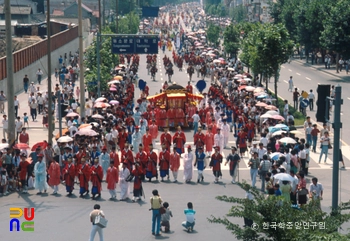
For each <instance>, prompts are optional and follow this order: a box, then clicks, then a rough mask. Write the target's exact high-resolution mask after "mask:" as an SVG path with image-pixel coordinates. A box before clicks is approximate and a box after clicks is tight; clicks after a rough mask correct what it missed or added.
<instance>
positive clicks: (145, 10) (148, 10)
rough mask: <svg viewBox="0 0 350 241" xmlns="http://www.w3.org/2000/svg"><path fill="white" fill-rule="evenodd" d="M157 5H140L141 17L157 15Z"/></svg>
mask: <svg viewBox="0 0 350 241" xmlns="http://www.w3.org/2000/svg"><path fill="white" fill-rule="evenodd" d="M158 12H159V7H142V17H143V18H148V17H158Z"/></svg>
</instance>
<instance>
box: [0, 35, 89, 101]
mask: <svg viewBox="0 0 350 241" xmlns="http://www.w3.org/2000/svg"><path fill="white" fill-rule="evenodd" d="M92 39H93V35H92V34H86V36H85V34H84V43H83V46H85V48H86V47H87V46H89V45H90V44H91V43H92ZM78 49H79V39H78V38H76V39H74V40H73V41H70V42H69V43H68V44H66V45H64V46H62V47H61V48H59V49H56V50H55V51H53V52H51V65H52V66H51V67H52V70H51V71H52V74H54V73H55V68H58V58H59V57H60V55H62V56H63V55H64V53H67V55H68V53H69V51H72V53H75V51H77V50H78ZM39 68H40V69H41V70H42V71H43V72H44V76H43V79H45V78H47V55H46V56H44V57H42V58H41V59H39V60H38V61H35V62H34V63H33V64H31V65H29V66H27V67H26V68H24V69H22V70H20V71H18V72H16V73H14V82H15V83H14V90H15V93H16V94H18V93H20V92H22V91H23V78H24V75H28V78H29V83H30V82H32V81H33V82H34V83H37V77H36V72H37V70H38V69H39ZM44 81H46V80H44ZM52 81H53V83H55V81H56V80H55V79H54V78H53V79H52ZM52 86H53V87H54V86H55V85H54V84H53V85H52ZM0 90H3V91H4V93H5V95H6V92H7V78H5V79H3V80H2V81H0ZM41 90H42V89H41ZM42 91H43V90H42ZM45 91H46V90H45Z"/></svg>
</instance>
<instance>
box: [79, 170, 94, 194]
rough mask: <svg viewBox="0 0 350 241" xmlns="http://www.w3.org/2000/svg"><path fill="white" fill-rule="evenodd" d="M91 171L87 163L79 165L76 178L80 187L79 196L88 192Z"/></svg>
mask: <svg viewBox="0 0 350 241" xmlns="http://www.w3.org/2000/svg"><path fill="white" fill-rule="evenodd" d="M90 175H91V170H90V166H89V164H87V163H84V164H80V165H79V171H78V177H79V185H80V191H79V193H80V194H83V193H85V192H88V191H89V180H90Z"/></svg>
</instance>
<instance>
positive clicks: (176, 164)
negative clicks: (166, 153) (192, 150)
mask: <svg viewBox="0 0 350 241" xmlns="http://www.w3.org/2000/svg"><path fill="white" fill-rule="evenodd" d="M179 168H180V155H179V153H177V152H175V153H171V154H170V170H171V171H173V172H177V171H178V170H179Z"/></svg>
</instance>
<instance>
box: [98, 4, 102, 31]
mask: <svg viewBox="0 0 350 241" xmlns="http://www.w3.org/2000/svg"><path fill="white" fill-rule="evenodd" d="M98 16H99V18H98V31H99V32H100V33H101V31H102V11H101V0H98Z"/></svg>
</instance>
